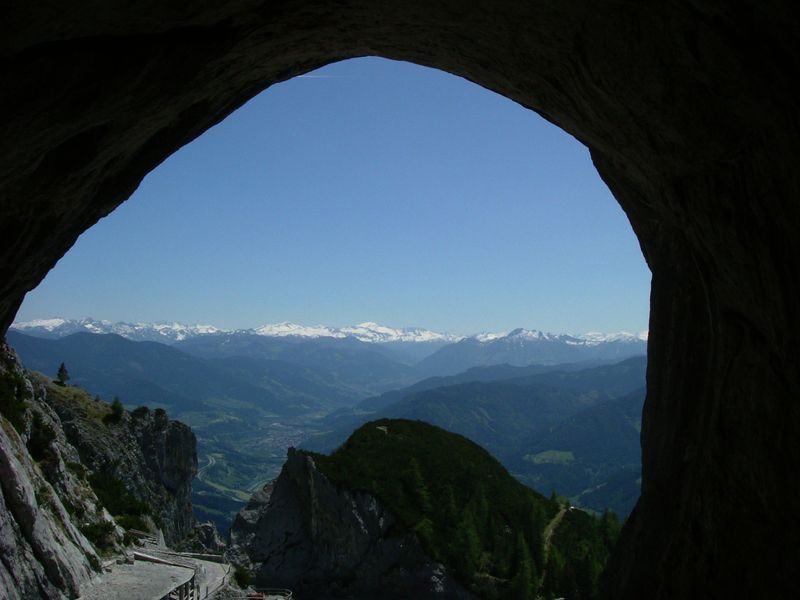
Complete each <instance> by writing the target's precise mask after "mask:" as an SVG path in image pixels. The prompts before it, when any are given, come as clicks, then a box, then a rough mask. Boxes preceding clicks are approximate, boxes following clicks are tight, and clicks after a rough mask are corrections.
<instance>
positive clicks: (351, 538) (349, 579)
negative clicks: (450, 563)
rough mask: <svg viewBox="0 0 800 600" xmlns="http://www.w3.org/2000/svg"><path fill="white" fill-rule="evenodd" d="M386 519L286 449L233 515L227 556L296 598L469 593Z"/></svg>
mask: <svg viewBox="0 0 800 600" xmlns="http://www.w3.org/2000/svg"><path fill="white" fill-rule="evenodd" d="M393 524H394V518H393V516H392V515H391V514H389V513H388V512H387V511H386V510H385V509H384V508H383V507H382V506H381V504H380V503H379V502H378V501H377V500H376V499H375V498H374V497H372V496H370V495H369V494H364V493H358V492H352V491H349V490H347V489H340V488H337V487H336V486H335V485H333V484H332V483H331V482H330V481H329V480H328V479H327V478H326V477H325V476H324V475H323V474H322V473H321V472H320V471H318V470H317V468H316V465H315V464H314V460H313V459H312V458H311V457H310V456H307V455H304V454H300V453H298V452H295V451H294V450H293V449H290V450H289V455H288V460H287V461H286V464H285V465H284V467H283V470H282V471H281V474H280V476H279V477H278V478H277V479H276V480H275V481H274V482H273V483H271V484H267V485H266V486H265V487H264V488H263V489H262V490H261V491H260V492H258V493H256V494H255V495H254V496H253V498H252V499H251V500H250V502H249V503H248V504H247V506H246V507H245V508H244V509H242V511H240V512H239V514H238V515H237V516H236V519H235V520H234V523H233V527H232V528H231V551H230V553H229V556H230V557H231V558H232V560H233V561H234V562H238V563H240V564H244V565H246V566H247V567H249V568H251V569H252V571H253V573H254V575H255V579H256V582H257V584H259V585H263V586H269V587H288V588H291V589H293V590H294V591H295V593H296V594H297V595H298V596H300V597H311V598H316V599H318V600H323V599H326V600H327V599H331V600H333V599H338V598H348V599H361V598H363V599H364V600H368V599H372V598H378V597H380V598H385V599H390V600H391V599H395V598H396V599H398V600H400V599H407V598H442V599H468V598H473V596H472V595H470V594H469V593H467V592H466V591H464V590H463V589H462V588H461V587H460V586H458V585H457V584H456V583H455V582H454V581H453V579H452V577H451V576H450V575H449V574H448V573H447V571H446V569H445V568H444V567H443V566H442V565H441V564H438V563H436V562H434V561H432V560H431V559H429V558H428V557H427V556H426V555H425V553H424V552H423V551H422V547H421V545H420V543H419V542H418V540H417V538H416V537H415V536H414V535H402V536H393V535H391V531H392V526H393Z"/></svg>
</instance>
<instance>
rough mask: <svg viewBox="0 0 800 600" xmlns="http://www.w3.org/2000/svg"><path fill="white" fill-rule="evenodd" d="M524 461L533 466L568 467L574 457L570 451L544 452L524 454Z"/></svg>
mask: <svg viewBox="0 0 800 600" xmlns="http://www.w3.org/2000/svg"><path fill="white" fill-rule="evenodd" d="M525 460H527V461H528V462H532V463H533V464H535V465H568V464H570V463H571V462H573V461H574V460H575V455H574V454H573V453H572V452H571V451H570V450H545V451H544V452H539V453H538V454H526V455H525Z"/></svg>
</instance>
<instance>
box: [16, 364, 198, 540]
mask: <svg viewBox="0 0 800 600" xmlns="http://www.w3.org/2000/svg"><path fill="white" fill-rule="evenodd" d="M31 378H32V380H33V381H34V382H35V383H36V384H37V385H38V386H40V388H42V389H43V390H44V391H45V393H44V394H43V398H44V401H45V402H46V403H47V405H48V406H49V407H51V408H52V410H53V411H54V412H55V413H56V414H57V415H58V418H59V420H60V422H61V425H62V427H63V430H64V433H65V435H66V439H67V440H68V441H69V442H70V444H72V445H73V446H74V447H75V448H76V449H77V451H78V454H79V456H80V462H81V463H82V464H83V465H84V466H85V467H86V468H87V469H88V470H90V471H92V472H102V473H107V474H109V475H111V476H113V477H114V478H115V479H118V480H119V481H121V482H122V483H123V485H124V487H125V489H126V490H128V492H129V493H130V494H131V495H132V496H134V497H135V498H136V499H138V500H140V501H142V502H144V503H145V504H146V505H147V506H148V507H150V509H151V511H152V514H153V515H154V516H155V517H156V524H157V525H158V526H159V527H160V528H161V529H162V531H163V532H164V539H165V540H166V542H167V543H168V544H174V543H175V542H177V541H179V540H181V539H182V538H183V537H185V536H186V535H187V534H188V533H189V532H190V531H191V529H192V525H193V522H194V521H193V516H192V501H191V498H192V479H194V475H195V473H196V472H197V441H196V439H195V436H194V433H193V432H192V430H191V429H190V428H189V427H187V426H186V425H184V424H183V423H180V422H178V421H171V420H170V419H169V418H168V417H167V414H166V413H165V412H164V411H163V410H154V411H151V410H149V409H139V410H136V411H133V412H125V413H123V414H122V415H121V418H120V420H119V421H118V422H114V421H108V420H107V421H105V422H101V421H100V420H99V419H98V417H97V415H96V414H93V413H92V412H91V411H87V410H86V408H85V405H86V403H87V402H89V403H92V402H98V401H97V400H92V399H91V398H90V397H89V396H88V395H87V394H86V393H85V392H83V391H82V390H79V389H76V388H66V389H64V388H60V387H58V386H55V385H53V384H52V382H51V381H50V380H49V379H47V378H45V377H42V376H39V375H36V374H32V375H31ZM102 404H105V403H102Z"/></svg>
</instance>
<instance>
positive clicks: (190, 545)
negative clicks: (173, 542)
mask: <svg viewBox="0 0 800 600" xmlns="http://www.w3.org/2000/svg"><path fill="white" fill-rule="evenodd" d="M227 547H228V545H227V544H226V543H225V540H223V539H222V536H221V535H220V534H219V530H218V529H217V526H216V525H215V524H214V523H213V522H211V521H208V522H206V523H195V524H194V527H193V528H192V531H190V532H189V535H188V536H186V537H185V538H184V539H182V540H181V541H180V543H179V544H178V545H177V546H176V549H177V550H180V551H181V552H199V553H212V554H217V553H220V552H223V551H224V550H225V549H226V548H227Z"/></svg>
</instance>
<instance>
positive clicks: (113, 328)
mask: <svg viewBox="0 0 800 600" xmlns="http://www.w3.org/2000/svg"><path fill="white" fill-rule="evenodd" d="M11 328H12V329H16V330H18V331H22V332H23V333H28V334H31V335H38V336H40V337H51V338H52V337H63V336H66V335H70V334H73V333H78V332H88V333H115V334H117V335H121V336H122V337H125V338H128V339H131V340H136V341H157V342H162V343H166V344H172V343H175V342H180V341H183V340H186V339H189V338H192V337H196V336H200V335H211V334H219V333H226V334H250V335H261V336H266V337H301V338H309V339H312V338H339V339H341V338H354V339H357V340H359V341H361V342H365V343H372V344H387V343H398V342H403V343H435V344H440V345H443V344H448V343H453V342H458V341H460V340H463V339H465V338H464V336H458V335H452V334H449V333H439V332H436V331H431V330H429V329H423V328H418V327H404V328H396V327H389V326H386V325H381V324H379V323H375V322H374V321H365V322H363V323H359V324H358V325H348V326H345V327H329V326H327V325H312V326H308V325H299V324H297V323H291V322H282V323H271V324H266V325H262V326H261V327H257V328H255V329H241V330H236V331H232V330H225V329H220V328H218V327H215V326H213V325H185V324H183V323H178V322H158V323H125V322H117V323H113V322H111V321H105V320H96V319H92V318H83V319H63V318H51V319H33V320H31V321H22V322H16V323H14V324H13V325H11ZM469 337H470V338H472V339H474V340H477V341H478V342H479V343H481V344H488V343H493V342H500V341H502V342H503V343H515V344H520V343H529V342H533V343H536V342H562V343H566V344H568V345H571V346H597V345H600V344H606V343H623V344H627V343H631V344H637V343H638V344H641V342H643V341H647V331H643V332H639V333H629V332H626V331H621V332H617V333H600V332H596V331H591V332H588V333H583V334H577V335H564V334H553V333H546V332H543V331H540V330H537V329H524V328H518V329H514V330H512V331H500V332H484V333H479V334H476V335H472V336H469Z"/></svg>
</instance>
